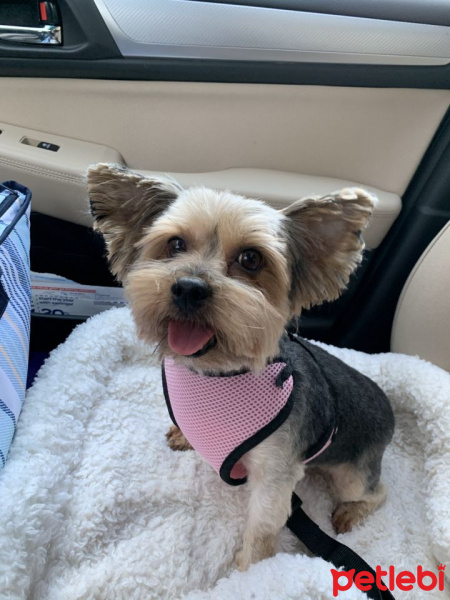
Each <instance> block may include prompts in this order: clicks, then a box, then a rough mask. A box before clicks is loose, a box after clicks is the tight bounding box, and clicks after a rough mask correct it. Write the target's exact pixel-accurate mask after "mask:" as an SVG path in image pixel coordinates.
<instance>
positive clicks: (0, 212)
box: [0, 181, 31, 469]
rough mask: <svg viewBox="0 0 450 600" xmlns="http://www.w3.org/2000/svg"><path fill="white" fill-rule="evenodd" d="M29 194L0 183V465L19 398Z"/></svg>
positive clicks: (25, 342)
mask: <svg viewBox="0 0 450 600" xmlns="http://www.w3.org/2000/svg"><path fill="white" fill-rule="evenodd" d="M30 200H31V192H30V191H29V190H28V189H27V188H25V187H23V186H21V185H19V184H18V183H16V182H14V181H7V182H6V183H4V184H0V469H1V468H3V467H4V466H5V461H6V457H7V455H8V451H9V447H10V446H11V442H12V439H13V436H14V432H15V430H16V423H17V419H18V417H19V413H20V410H21V408H22V404H23V401H24V398H25V386H26V378H27V369H28V346H29V338H30V311H31V291H30Z"/></svg>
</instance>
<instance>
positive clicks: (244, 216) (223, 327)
mask: <svg viewBox="0 0 450 600" xmlns="http://www.w3.org/2000/svg"><path fill="white" fill-rule="evenodd" d="M280 223H281V219H280V216H279V215H278V214H277V212H276V211H273V210H272V209H271V208H269V207H268V206H266V205H264V204H263V203H262V202H258V201H256V200H248V199H246V198H243V197H240V196H236V195H234V194H230V193H226V192H222V193H218V192H214V191H212V190H206V189H203V188H196V189H191V190H188V191H186V192H184V193H183V194H181V195H180V196H179V198H178V199H177V200H176V201H175V202H174V203H173V204H172V205H171V206H170V207H169V209H168V210H167V211H166V212H165V213H164V214H162V215H161V216H160V217H159V218H158V219H157V220H156V221H155V223H154V225H153V227H151V228H150V229H149V230H148V232H147V234H146V235H145V236H144V237H143V238H142V240H141V242H140V243H139V246H140V248H141V251H142V253H141V256H140V258H139V260H138V261H137V262H136V264H135V266H134V268H133V269H132V271H131V272H130V273H129V275H128V278H127V293H128V298H129V300H130V306H131V309H132V311H133V315H134V318H135V321H136V323H137V327H138V332H139V335H140V336H141V337H142V338H143V339H146V340H148V341H153V342H157V343H159V344H160V345H159V350H160V353H161V354H162V355H168V354H169V355H170V354H171V351H170V349H169V347H168V345H167V339H166V336H167V327H168V323H169V321H170V320H173V319H176V318H177V314H178V313H177V309H176V307H175V306H174V304H173V302H172V295H171V287H172V285H173V283H174V282H175V281H176V280H177V279H179V278H180V277H184V276H197V277H201V278H202V279H204V280H205V281H207V283H208V284H209V285H210V286H211V287H212V290H213V291H212V298H211V302H210V303H209V304H207V305H206V306H205V308H204V309H202V312H201V313H200V314H199V316H198V320H199V322H201V323H202V324H207V325H208V326H209V327H210V328H211V329H212V330H213V331H214V332H215V335H216V338H217V346H216V348H214V349H213V350H211V351H209V352H208V353H207V354H206V355H205V356H203V357H201V358H187V357H184V358H183V359H181V360H183V362H184V364H188V365H189V366H193V367H195V368H197V369H201V370H224V369H225V370H226V369H228V370H230V369H240V368H242V367H246V368H251V369H261V368H263V367H264V366H265V362H266V359H267V357H273V356H275V355H276V354H277V353H278V351H279V346H278V342H279V339H280V337H281V334H282V332H283V328H284V326H285V324H286V321H287V320H288V318H289V301H288V292H289V285H290V278H289V276H288V268H287V262H286V259H285V254H286V244H285V242H284V240H283V239H282V237H281V235H280V233H281V229H280ZM172 237H181V238H182V239H183V240H185V242H186V244H187V248H188V250H187V252H185V253H184V254H182V255H179V256H177V257H175V258H172V259H167V240H169V239H170V238H172ZM246 248H256V249H258V250H259V251H260V252H261V253H262V254H263V256H264V268H263V269H261V271H260V272H258V273H256V274H253V275H250V274H248V273H246V272H245V271H244V270H243V269H241V268H240V267H239V265H238V264H237V263H236V257H237V255H238V254H239V252H240V251H242V250H244V249H246Z"/></svg>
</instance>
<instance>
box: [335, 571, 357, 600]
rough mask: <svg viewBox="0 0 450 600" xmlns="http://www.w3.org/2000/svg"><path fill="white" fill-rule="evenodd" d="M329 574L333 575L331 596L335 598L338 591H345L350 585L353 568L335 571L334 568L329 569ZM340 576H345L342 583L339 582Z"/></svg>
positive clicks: (353, 572)
mask: <svg viewBox="0 0 450 600" xmlns="http://www.w3.org/2000/svg"><path fill="white" fill-rule="evenodd" d="M331 574H332V576H333V596H334V597H335V598H336V596H337V595H338V592H346V591H347V590H349V589H350V588H351V587H352V583H353V576H354V574H355V569H352V570H351V571H336V569H331ZM341 577H346V578H347V583H345V584H344V585H342V584H340V583H339V579H341Z"/></svg>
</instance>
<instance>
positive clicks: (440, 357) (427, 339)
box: [391, 222, 450, 371]
mask: <svg viewBox="0 0 450 600" xmlns="http://www.w3.org/2000/svg"><path fill="white" fill-rule="evenodd" d="M449 297H450V222H449V223H448V224H447V225H446V226H445V227H444V228H443V229H442V231H441V232H440V233H439V234H438V235H437V236H436V237H435V238H434V240H433V241H432V242H431V244H430V245H429V246H428V248H427V249H426V250H425V252H424V253H423V254H422V256H421V257H420V259H419V260H418V262H417V264H416V266H415V267H414V269H413V271H412V272H411V274H410V276H409V278H408V280H407V282H406V283H405V286H404V288H403V291H402V294H401V296H400V299H399V301H398V304H397V310H396V313H395V318H394V323H393V328H392V339H391V348H392V350H393V351H394V352H403V353H405V354H412V355H418V356H420V357H421V358H424V359H426V360H429V361H430V362H433V363H434V364H436V365H438V366H440V367H442V368H443V369H446V370H447V371H450V319H449V307H450V305H449Z"/></svg>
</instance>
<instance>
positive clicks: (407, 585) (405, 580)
mask: <svg viewBox="0 0 450 600" xmlns="http://www.w3.org/2000/svg"><path fill="white" fill-rule="evenodd" d="M395 583H396V584H397V587H398V589H399V590H402V592H409V591H410V590H412V589H413V586H412V584H413V583H416V578H415V577H414V575H413V573H411V571H400V573H399V574H398V575H397V578H396V580H395Z"/></svg>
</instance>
